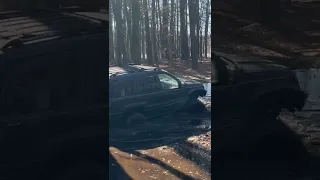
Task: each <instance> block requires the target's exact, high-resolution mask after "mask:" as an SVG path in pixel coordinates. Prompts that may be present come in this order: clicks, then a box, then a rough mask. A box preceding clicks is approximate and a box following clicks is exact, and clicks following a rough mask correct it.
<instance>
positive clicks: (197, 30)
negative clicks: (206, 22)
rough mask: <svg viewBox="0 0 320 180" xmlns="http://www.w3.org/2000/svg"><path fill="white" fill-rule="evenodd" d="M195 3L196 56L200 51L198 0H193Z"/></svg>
mask: <svg viewBox="0 0 320 180" xmlns="http://www.w3.org/2000/svg"><path fill="white" fill-rule="evenodd" d="M194 3H195V4H194V5H195V9H196V12H194V14H195V15H196V17H195V21H196V33H197V34H196V37H197V41H198V56H197V57H198V58H199V57H200V54H201V51H200V49H199V48H200V47H199V41H200V39H199V38H200V11H199V0H198V1H196V2H194Z"/></svg>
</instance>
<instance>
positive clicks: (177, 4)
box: [176, 0, 181, 58]
mask: <svg viewBox="0 0 320 180" xmlns="http://www.w3.org/2000/svg"><path fill="white" fill-rule="evenodd" d="M176 1H177V3H176V11H177V12H176V18H177V21H176V23H177V26H176V28H177V32H176V58H177V57H181V56H180V46H179V44H180V34H179V0H176Z"/></svg>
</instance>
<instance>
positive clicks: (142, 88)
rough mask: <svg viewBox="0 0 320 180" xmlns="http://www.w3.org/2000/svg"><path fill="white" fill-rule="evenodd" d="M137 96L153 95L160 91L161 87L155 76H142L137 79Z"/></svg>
mask: <svg viewBox="0 0 320 180" xmlns="http://www.w3.org/2000/svg"><path fill="white" fill-rule="evenodd" d="M134 89H135V94H145V93H153V92H157V91H159V90H160V85H159V83H158V80H157V78H156V77H155V76H154V75H146V76H141V77H139V78H136V79H135V83H134Z"/></svg>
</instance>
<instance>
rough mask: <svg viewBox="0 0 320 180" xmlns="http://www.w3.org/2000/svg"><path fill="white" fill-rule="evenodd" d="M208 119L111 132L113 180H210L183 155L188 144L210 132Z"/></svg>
mask: <svg viewBox="0 0 320 180" xmlns="http://www.w3.org/2000/svg"><path fill="white" fill-rule="evenodd" d="M208 121H210V117H208V115H202V116H201V115H196V116H193V115H190V114H180V115H179V116H166V117H163V118H161V119H159V120H157V121H154V122H152V123H150V124H145V125H144V126H141V127H139V128H131V129H125V130H124V129H121V130H120V129H113V130H112V132H110V135H109V137H110V142H109V144H110V149H109V151H110V157H111V159H112V160H111V161H110V163H111V164H110V166H109V167H111V168H112V169H113V170H110V171H109V172H113V173H111V177H110V178H112V179H121V180H122V179H139V180H140V179H142V180H143V179H199V180H200V179H201V180H202V179H203V180H204V179H210V173H209V172H207V171H206V169H204V168H203V167H202V166H201V164H199V162H197V161H195V156H193V154H192V152H191V151H183V149H181V147H183V145H182V144H185V140H186V139H187V138H188V137H191V136H197V135H199V134H202V133H204V132H207V131H208V128H209V127H210V124H208V123H204V122H208Z"/></svg>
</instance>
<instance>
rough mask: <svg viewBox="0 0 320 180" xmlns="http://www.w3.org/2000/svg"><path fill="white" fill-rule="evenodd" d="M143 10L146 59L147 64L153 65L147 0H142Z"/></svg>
mask: <svg viewBox="0 0 320 180" xmlns="http://www.w3.org/2000/svg"><path fill="white" fill-rule="evenodd" d="M143 11H144V26H145V31H146V46H147V60H148V65H153V57H152V43H151V36H150V24H149V14H148V0H143Z"/></svg>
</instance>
